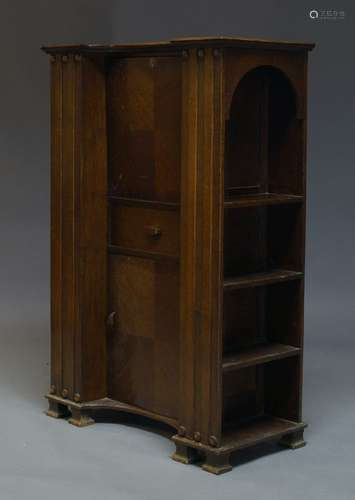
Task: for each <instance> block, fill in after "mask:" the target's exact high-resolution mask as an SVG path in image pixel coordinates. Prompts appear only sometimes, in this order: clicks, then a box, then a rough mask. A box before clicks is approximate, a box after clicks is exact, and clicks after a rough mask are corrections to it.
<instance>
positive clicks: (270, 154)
mask: <svg viewBox="0 0 355 500" xmlns="http://www.w3.org/2000/svg"><path fill="white" fill-rule="evenodd" d="M298 106H299V104H298V98H297V94H296V92H295V90H294V87H293V85H292V83H291V81H290V80H289V79H288V78H287V76H286V75H285V74H284V73H283V72H282V71H281V70H279V69H277V68H275V67H272V66H260V67H256V68H254V69H252V70H250V71H248V72H247V73H246V74H245V75H244V76H243V77H242V78H241V80H240V81H239V83H238V85H237V87H236V89H235V91H234V94H233V97H232V100H231V103H230V107H229V112H228V113H227V120H226V127H225V201H226V206H227V207H228V206H230V205H233V204H235V203H236V204H238V203H239V204H241V203H247V202H248V200H249V203H251V204H253V203H257V200H258V199H260V198H263V199H264V202H265V203H266V204H274V203H282V202H287V203H289V202H292V201H298V200H299V198H298V197H301V196H303V169H302V168H300V162H301V161H302V137H301V134H302V121H301V120H300V119H299V118H298V115H299V113H298V109H297V108H298ZM250 195H254V196H252V197H250ZM246 196H249V197H248V198H245V197H246ZM293 197H297V198H293Z"/></svg>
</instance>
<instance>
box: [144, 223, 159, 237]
mask: <svg viewBox="0 0 355 500" xmlns="http://www.w3.org/2000/svg"><path fill="white" fill-rule="evenodd" d="M146 231H147V234H148V236H150V237H151V238H154V239H158V238H160V237H161V235H162V230H161V228H160V227H159V226H149V227H146Z"/></svg>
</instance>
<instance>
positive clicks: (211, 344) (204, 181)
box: [180, 50, 224, 443]
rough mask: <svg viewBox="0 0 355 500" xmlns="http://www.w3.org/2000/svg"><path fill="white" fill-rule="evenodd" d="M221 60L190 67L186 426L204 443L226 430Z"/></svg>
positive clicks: (215, 57)
mask: <svg viewBox="0 0 355 500" xmlns="http://www.w3.org/2000/svg"><path fill="white" fill-rule="evenodd" d="M222 66H223V62H222V56H221V54H220V52H219V51H212V50H206V51H202V50H198V51H194V50H191V51H190V52H189V54H187V58H186V59H185V61H184V69H183V74H184V93H183V117H184V121H183V127H184V129H185V132H184V135H183V158H182V169H183V172H182V179H183V187H182V189H183V195H182V203H183V205H182V215H181V226H182V228H183V230H182V231H183V232H182V238H183V241H182V267H181V280H182V288H181V293H182V295H181V297H182V301H184V303H183V304H182V309H181V318H182V337H183V339H182V343H183V351H182V370H183V372H184V376H183V378H182V390H181V398H182V399H181V414H180V421H181V426H182V427H183V429H181V430H180V432H183V433H185V434H186V435H187V436H188V437H190V438H193V439H196V440H201V442H204V443H208V442H209V441H210V440H211V437H212V436H213V437H212V440H213V441H214V442H217V443H218V442H219V440H220V435H221V379H220V362H221V346H222V340H221V322H222V315H221V305H222V275H223V270H222V242H223V236H222V232H223V228H222V213H223V168H222V154H223V136H224V123H223V115H222V105H221V99H222V88H223V68H222ZM192 366H193V368H192Z"/></svg>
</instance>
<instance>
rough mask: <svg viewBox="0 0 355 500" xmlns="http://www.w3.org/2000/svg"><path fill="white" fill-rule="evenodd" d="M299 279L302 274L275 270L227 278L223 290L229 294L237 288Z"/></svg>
mask: <svg viewBox="0 0 355 500" xmlns="http://www.w3.org/2000/svg"><path fill="white" fill-rule="evenodd" d="M301 278H303V273H302V272H300V271H290V270H288V269H275V270H272V271H268V272H261V273H253V274H248V275H245V276H240V277H237V278H227V279H225V280H224V284H223V289H224V291H225V292H229V291H233V290H237V289H239V288H247V287H254V286H266V285H272V284H274V283H283V282H286V281H291V280H297V279H301Z"/></svg>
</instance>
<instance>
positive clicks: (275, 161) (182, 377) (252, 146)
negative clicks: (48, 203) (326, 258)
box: [44, 37, 313, 473]
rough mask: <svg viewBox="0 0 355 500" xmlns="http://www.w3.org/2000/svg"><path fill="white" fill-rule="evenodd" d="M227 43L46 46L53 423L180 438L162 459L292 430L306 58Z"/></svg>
mask: <svg viewBox="0 0 355 500" xmlns="http://www.w3.org/2000/svg"><path fill="white" fill-rule="evenodd" d="M312 48H313V45H312V44H306V43H297V42H273V41H261V40H249V39H242V38H234V37H225V38H223V37H220V38H191V39H189V38H187V39H178V40H172V41H170V42H158V43H147V44H136V45H107V46H101V45H79V46H50V47H44V50H45V51H46V52H47V53H49V54H50V58H51V110H52V111H51V113H52V118H51V129H52V160H51V164H52V221H51V224H52V226H51V227H52V232H51V237H52V250H51V252H52V254H51V259H52V273H51V275H52V301H51V304H52V344H51V374H52V375H51V387H50V391H49V394H48V395H47V398H48V400H49V410H48V414H49V415H50V416H54V417H59V416H66V415H69V416H70V419H69V421H70V422H71V423H73V424H75V425H78V426H83V425H88V424H90V423H93V418H92V413H93V411H94V410H96V411H97V410H100V409H113V410H119V411H123V412H128V413H136V414H140V415H144V416H146V417H149V418H152V419H156V420H160V421H162V422H165V423H166V424H168V425H169V426H170V427H171V428H172V429H175V435H174V436H173V438H172V439H173V441H174V442H175V444H176V452H175V453H174V454H173V458H174V459H175V460H177V461H181V462H184V463H189V462H192V461H194V460H195V459H196V458H198V457H202V458H203V463H202V467H203V468H204V469H205V470H208V471H210V472H214V473H221V472H225V471H227V470H229V469H230V463H229V456H230V454H231V453H232V452H233V451H235V450H239V449H241V448H247V447H249V446H253V445H255V444H257V443H260V442H262V441H266V440H278V441H280V442H281V443H282V444H284V445H287V446H290V447H299V446H301V445H303V444H304V441H303V429H304V427H305V424H304V423H303V422H302V416H301V390H302V353H303V290H304V237H305V236H304V235H305V183H306V180H305V179H306V177H305V169H306V110H307V105H306V96H307V57H308V51H309V50H311V49H312Z"/></svg>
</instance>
